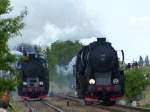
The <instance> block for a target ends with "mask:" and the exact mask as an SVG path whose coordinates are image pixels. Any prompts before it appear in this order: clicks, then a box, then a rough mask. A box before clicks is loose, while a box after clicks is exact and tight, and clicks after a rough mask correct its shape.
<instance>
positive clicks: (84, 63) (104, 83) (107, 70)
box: [74, 38, 125, 105]
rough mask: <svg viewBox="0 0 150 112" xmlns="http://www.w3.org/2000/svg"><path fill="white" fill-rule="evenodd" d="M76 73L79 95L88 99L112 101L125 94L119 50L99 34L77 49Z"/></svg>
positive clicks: (107, 102)
mask: <svg viewBox="0 0 150 112" xmlns="http://www.w3.org/2000/svg"><path fill="white" fill-rule="evenodd" d="M121 52H122V63H123V62H124V52H123V50H121ZM74 74H75V78H76V91H77V94H78V97H79V98H82V99H84V100H85V102H86V103H91V102H95V101H102V103H103V104H105V105H113V104H115V102H116V100H118V99H120V98H121V97H123V95H124V79H125V78H124V71H123V70H121V69H120V61H119V58H118V54H117V51H116V50H115V49H114V48H113V47H112V45H111V43H109V42H106V38H97V41H95V42H93V43H91V44H89V45H87V46H84V47H83V48H82V49H81V50H80V51H79V52H78V54H77V59H76V64H75V66H74Z"/></svg>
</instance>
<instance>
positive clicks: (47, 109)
mask: <svg viewBox="0 0 150 112" xmlns="http://www.w3.org/2000/svg"><path fill="white" fill-rule="evenodd" d="M25 105H26V107H27V108H28V112H64V111H63V110H61V109H60V108H58V107H56V106H54V105H52V104H50V103H49V102H48V101H46V100H44V101H25Z"/></svg>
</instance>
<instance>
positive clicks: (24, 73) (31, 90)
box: [17, 46, 49, 100]
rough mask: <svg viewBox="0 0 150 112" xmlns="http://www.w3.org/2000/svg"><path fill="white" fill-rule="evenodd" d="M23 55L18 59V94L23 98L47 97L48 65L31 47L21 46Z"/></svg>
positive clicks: (39, 98)
mask: <svg viewBox="0 0 150 112" xmlns="http://www.w3.org/2000/svg"><path fill="white" fill-rule="evenodd" d="M21 52H22V53H23V57H22V58H21V59H20V60H19V61H18V64H17V66H18V68H19V71H20V75H19V84H18V95H19V96H21V97H22V98H23V99H25V100H29V99H38V100H41V99H43V98H45V97H47V94H48V91H49V74H48V65H47V62H46V60H45V59H44V58H42V57H40V56H38V55H37V54H36V52H35V51H34V50H31V47H29V49H27V48H26V47H24V46H23V47H22V48H21Z"/></svg>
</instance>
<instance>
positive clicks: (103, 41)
mask: <svg viewBox="0 0 150 112" xmlns="http://www.w3.org/2000/svg"><path fill="white" fill-rule="evenodd" d="M97 42H99V43H105V42H106V38H105V37H103V38H97Z"/></svg>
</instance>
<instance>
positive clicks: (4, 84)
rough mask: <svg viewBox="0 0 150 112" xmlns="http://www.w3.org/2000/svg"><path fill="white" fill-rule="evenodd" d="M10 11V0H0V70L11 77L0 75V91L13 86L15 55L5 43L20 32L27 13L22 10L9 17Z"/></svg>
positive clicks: (10, 88)
mask: <svg viewBox="0 0 150 112" xmlns="http://www.w3.org/2000/svg"><path fill="white" fill-rule="evenodd" d="M11 11H12V8H11V7H10V1H9V0H0V72H1V73H4V72H5V73H9V74H11V76H12V77H13V78H10V79H5V78H4V77H0V81H1V84H0V93H1V92H3V91H5V90H12V89H13V88H14V87H15V85H14V83H15V82H14V77H15V76H14V75H15V70H14V68H13V67H12V66H11V64H12V63H14V61H15V55H12V54H11V53H10V50H9V48H8V44H7V43H8V40H9V39H10V38H12V37H14V36H16V35H19V34H20V30H21V29H22V28H23V26H24V23H23V21H22V20H23V18H24V16H25V15H26V14H27V11H26V10H24V11H23V12H22V13H21V14H20V15H19V16H16V17H9V13H10V12H11ZM1 75H2V74H1Z"/></svg>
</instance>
